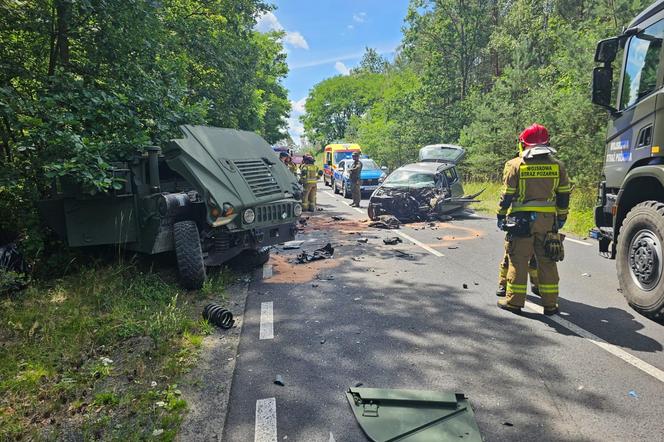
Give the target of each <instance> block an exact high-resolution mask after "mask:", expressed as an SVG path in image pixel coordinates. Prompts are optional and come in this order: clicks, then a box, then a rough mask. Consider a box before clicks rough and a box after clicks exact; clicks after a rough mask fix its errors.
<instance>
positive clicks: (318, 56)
mask: <svg viewBox="0 0 664 442" xmlns="http://www.w3.org/2000/svg"><path fill="white" fill-rule="evenodd" d="M273 4H275V6H276V7H277V9H276V10H275V11H273V12H272V13H269V14H267V15H265V16H263V17H262V18H261V19H260V20H259V23H258V26H257V28H258V30H260V31H269V30H283V31H284V32H285V33H286V37H285V38H284V41H283V42H284V47H285V49H286V52H287V53H288V65H289V67H290V73H289V75H288V78H286V80H285V81H284V85H285V86H286V87H287V88H288V91H289V98H290V100H291V102H292V105H293V112H292V113H291V118H290V119H289V123H290V127H289V131H290V133H291V136H293V138H294V139H295V141H296V142H299V138H300V135H301V133H302V127H301V125H300V123H299V121H298V117H299V116H300V115H302V112H303V110H304V109H303V106H304V101H305V99H306V97H307V95H308V94H309V90H310V89H311V88H312V87H313V86H314V85H315V84H316V83H318V82H319V81H321V80H323V79H325V78H328V77H332V76H334V75H339V74H346V73H347V72H348V69H352V68H353V67H355V66H356V65H357V63H358V62H359V61H360V58H361V57H362V54H363V53H364V48H365V47H371V48H374V49H376V50H378V51H379V52H381V53H382V54H383V55H384V56H386V57H388V58H389V59H391V58H392V55H393V53H394V50H395V48H396V47H397V46H398V45H399V43H400V41H401V28H402V26H403V20H404V18H405V17H406V11H407V9H408V0H355V1H351V0H306V1H305V0H275V1H273Z"/></svg>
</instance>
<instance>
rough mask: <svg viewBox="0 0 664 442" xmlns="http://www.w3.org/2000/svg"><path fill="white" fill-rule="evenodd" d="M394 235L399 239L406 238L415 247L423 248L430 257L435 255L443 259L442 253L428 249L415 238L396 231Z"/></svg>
mask: <svg viewBox="0 0 664 442" xmlns="http://www.w3.org/2000/svg"><path fill="white" fill-rule="evenodd" d="M394 233H396V234H397V235H399V236H401V237H403V238H406V239H407V240H408V241H410V242H412V243H413V244H415V245H417V246H419V247H421V248H423V249H424V250H426V251H427V252H429V253H431V254H432V255H436V256H438V257H443V256H445V255H443V254H442V253H440V252H439V251H438V250H436V249H432V248H431V247H429V246H428V245H426V244H423V243H421V242H419V241H418V240H416V239H415V238H413V237H412V236H410V235H406V234H405V233H403V232H399V231H396V232H394Z"/></svg>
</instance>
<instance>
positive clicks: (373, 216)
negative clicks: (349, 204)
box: [367, 203, 379, 221]
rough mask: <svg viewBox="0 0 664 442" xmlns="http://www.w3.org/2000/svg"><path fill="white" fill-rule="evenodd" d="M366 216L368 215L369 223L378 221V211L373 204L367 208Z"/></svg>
mask: <svg viewBox="0 0 664 442" xmlns="http://www.w3.org/2000/svg"><path fill="white" fill-rule="evenodd" d="M367 215H369V219H370V220H371V221H376V220H377V219H378V216H379V213H378V209H377V208H376V206H375V205H374V204H371V203H369V207H367Z"/></svg>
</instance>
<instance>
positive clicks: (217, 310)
mask: <svg viewBox="0 0 664 442" xmlns="http://www.w3.org/2000/svg"><path fill="white" fill-rule="evenodd" d="M203 319H205V320H206V321H208V322H209V323H210V324H213V325H216V326H217V327H221V328H223V329H229V328H231V327H232V326H233V325H234V324H235V319H233V313H231V312H229V311H228V310H226V309H225V308H223V307H221V306H219V305H217V304H208V305H206V306H205V308H204V309H203Z"/></svg>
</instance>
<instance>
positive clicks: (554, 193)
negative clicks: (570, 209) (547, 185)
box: [549, 177, 560, 201]
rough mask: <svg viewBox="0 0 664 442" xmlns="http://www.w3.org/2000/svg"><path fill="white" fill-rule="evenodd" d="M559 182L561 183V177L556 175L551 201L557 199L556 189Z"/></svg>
mask: <svg viewBox="0 0 664 442" xmlns="http://www.w3.org/2000/svg"><path fill="white" fill-rule="evenodd" d="M558 184H560V178H559V177H556V178H554V179H553V188H552V189H551V197H550V198H549V199H550V200H551V201H553V200H555V199H556V189H557V188H558Z"/></svg>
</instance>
